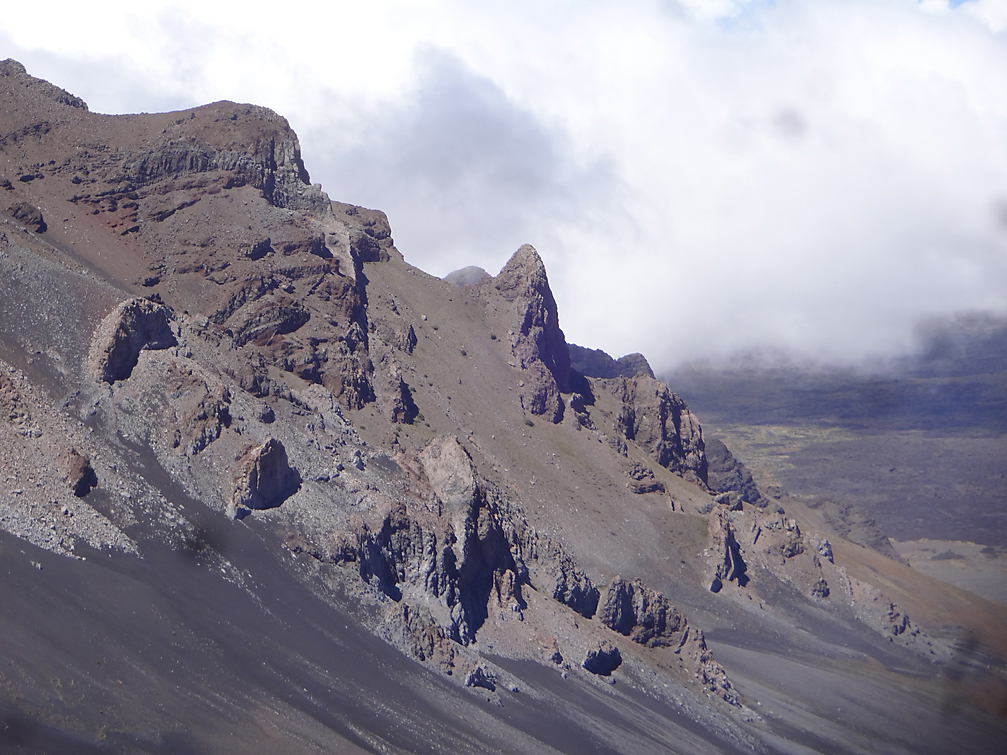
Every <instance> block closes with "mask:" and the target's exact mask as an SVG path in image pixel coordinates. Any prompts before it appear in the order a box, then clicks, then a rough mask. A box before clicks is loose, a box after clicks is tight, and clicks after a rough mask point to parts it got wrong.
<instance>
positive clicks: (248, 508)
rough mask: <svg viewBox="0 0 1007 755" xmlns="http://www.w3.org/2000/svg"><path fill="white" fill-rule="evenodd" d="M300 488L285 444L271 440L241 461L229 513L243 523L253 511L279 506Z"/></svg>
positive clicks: (296, 473)
mask: <svg viewBox="0 0 1007 755" xmlns="http://www.w3.org/2000/svg"><path fill="white" fill-rule="evenodd" d="M300 486H301V475H300V474H299V473H298V471H297V470H296V469H294V468H293V467H291V466H290V464H289V462H288V461H287V451H286V449H285V448H284V447H283V444H282V443H281V442H280V441H278V440H276V439H275V438H270V439H269V440H267V441H266V442H265V443H263V444H262V445H261V446H257V447H255V448H252V449H250V450H249V451H248V452H247V453H246V454H245V455H244V456H243V457H242V458H241V460H240V463H239V467H238V475H237V479H236V481H235V489H234V494H233V495H232V497H231V504H230V506H229V507H228V513H229V514H230V515H231V516H232V517H234V518H235V519H241V518H243V517H245V516H247V515H248V514H250V513H251V512H252V510H253V509H272V508H276V507H277V506H280V505H281V504H282V503H283V502H284V501H286V500H287V499H288V498H289V497H290V496H292V495H293V494H294V493H296V492H297V490H298V488H300Z"/></svg>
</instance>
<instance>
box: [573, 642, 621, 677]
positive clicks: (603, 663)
mask: <svg viewBox="0 0 1007 755" xmlns="http://www.w3.org/2000/svg"><path fill="white" fill-rule="evenodd" d="M580 665H581V666H583V667H584V668H585V669H587V670H588V671H590V672H591V673H592V674H597V675H598V676H609V675H611V673H612V672H613V671H615V670H616V669H617V668H619V666H620V665H622V653H620V652H619V648H617V647H616V646H615V645H613V644H612V643H610V642H604V643H602V644H601V645H599V646H598V647H596V648H592V649H591V650H589V651H588V653H587V655H586V656H585V658H584V660H583V662H582V663H581V664H580Z"/></svg>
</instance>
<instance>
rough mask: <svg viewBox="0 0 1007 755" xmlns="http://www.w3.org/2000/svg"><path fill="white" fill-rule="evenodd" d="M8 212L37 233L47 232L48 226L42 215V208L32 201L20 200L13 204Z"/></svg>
mask: <svg viewBox="0 0 1007 755" xmlns="http://www.w3.org/2000/svg"><path fill="white" fill-rule="evenodd" d="M7 212H8V213H10V216H11V217H12V218H14V219H15V220H16V221H18V222H19V223H23V224H24V225H25V226H27V227H28V228H31V229H32V230H33V231H35V233H45V232H46V230H47V229H48V226H47V225H46V223H45V219H44V218H43V217H42V210H40V209H39V208H38V207H36V206H35V205H33V204H31V203H30V202H18V203H16V204H13V205H11V206H10V207H9V208H8V209H7Z"/></svg>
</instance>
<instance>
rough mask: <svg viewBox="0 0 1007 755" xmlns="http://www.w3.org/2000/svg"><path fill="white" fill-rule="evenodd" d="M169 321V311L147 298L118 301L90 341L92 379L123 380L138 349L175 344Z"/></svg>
mask: <svg viewBox="0 0 1007 755" xmlns="http://www.w3.org/2000/svg"><path fill="white" fill-rule="evenodd" d="M170 321H171V312H170V310H169V309H168V308H167V307H165V306H164V305H162V304H158V303H157V302H153V301H150V300H149V299H138V298H132V299H127V300H126V301H124V302H122V303H121V304H119V305H118V306H117V307H116V308H115V309H113V310H112V311H111V312H110V313H109V314H108V316H107V317H106V318H105V319H104V320H103V321H102V323H101V325H99V326H98V329H97V330H96V331H95V334H94V337H93V339H92V341H91V356H90V362H91V365H92V370H93V371H94V376H95V378H96V379H97V380H100V381H102V382H105V383H114V382H115V381H117V380H125V379H126V378H128V377H129V376H130V374H131V373H132V372H133V368H134V367H136V361H137V359H138V358H139V356H140V351H141V349H166V348H168V347H169V346H175V345H177V343H178V342H177V341H176V340H175V336H174V334H173V333H172V331H171V325H170Z"/></svg>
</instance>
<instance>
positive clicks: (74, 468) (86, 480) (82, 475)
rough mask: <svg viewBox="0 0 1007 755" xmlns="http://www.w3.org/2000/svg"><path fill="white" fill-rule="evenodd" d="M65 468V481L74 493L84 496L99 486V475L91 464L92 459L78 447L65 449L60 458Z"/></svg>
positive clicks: (79, 496)
mask: <svg viewBox="0 0 1007 755" xmlns="http://www.w3.org/2000/svg"><path fill="white" fill-rule="evenodd" d="M60 462H61V466H62V467H63V469H64V472H65V474H64V477H63V479H64V481H65V482H66V483H67V484H68V485H69V486H70V489H71V490H72V491H73V494H74V495H75V496H77V497H78V498H82V497H83V496H85V495H87V494H88V493H90V492H91V490H92V489H93V488H96V487H98V475H97V474H95V471H94V467H93V466H91V459H90V457H89V456H88V455H87V454H82V453H81V452H80V451H78V450H77V449H76V448H71V449H69V450H68V451H65V452H64V453H63V455H62V457H61V459H60Z"/></svg>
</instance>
